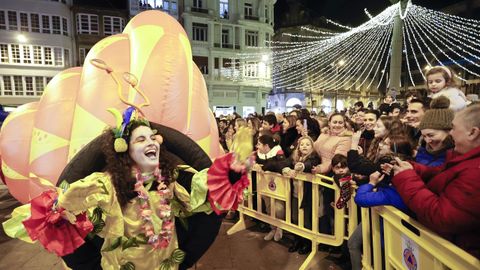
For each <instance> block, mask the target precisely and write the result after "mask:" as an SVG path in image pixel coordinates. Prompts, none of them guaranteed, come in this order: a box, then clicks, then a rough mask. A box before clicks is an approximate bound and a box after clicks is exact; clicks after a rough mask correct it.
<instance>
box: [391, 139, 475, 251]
mask: <svg viewBox="0 0 480 270" xmlns="http://www.w3.org/2000/svg"><path fill="white" fill-rule="evenodd" d="M412 164H413V166H414V169H413V170H406V171H403V172H401V173H399V174H397V175H396V176H395V177H394V178H393V180H392V182H393V184H394V185H395V187H396V189H397V191H398V193H400V196H401V197H402V199H403V201H404V202H405V204H406V205H407V206H408V208H410V210H412V211H413V212H414V213H415V214H416V215H417V218H418V220H419V221H420V222H421V223H422V224H424V225H426V226H427V227H429V228H430V229H432V230H434V231H435V232H437V233H438V234H440V235H441V236H442V237H444V238H446V239H448V240H450V241H451V242H453V243H455V244H456V245H457V246H459V247H461V248H462V249H464V250H466V251H467V252H469V253H471V254H472V255H474V256H475V257H477V258H480V147H477V148H475V149H473V150H471V151H469V152H468V153H466V154H464V155H459V154H455V153H453V151H449V152H448V154H447V158H446V160H445V164H444V165H442V166H440V167H427V166H424V165H421V164H418V163H412ZM422 179H423V180H422Z"/></svg>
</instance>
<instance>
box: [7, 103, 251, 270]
mask: <svg viewBox="0 0 480 270" xmlns="http://www.w3.org/2000/svg"><path fill="white" fill-rule="evenodd" d="M139 112H141V111H140V109H139V108H135V107H129V108H128V109H127V110H126V111H125V112H124V114H123V121H122V122H120V121H117V123H118V126H117V127H115V128H113V129H109V130H106V131H105V132H104V133H103V134H102V135H100V137H99V138H97V139H96V144H97V145H101V148H102V152H103V155H104V157H105V160H106V166H105V169H104V171H103V172H95V173H92V174H90V175H89V176H87V177H85V178H83V179H81V180H78V181H75V182H73V183H72V184H67V183H66V182H64V183H63V184H61V185H60V188H58V189H57V190H50V191H47V192H44V193H42V194H41V195H40V196H39V197H37V198H34V199H33V200H32V201H31V203H30V204H27V205H24V206H21V207H20V209H24V210H25V209H30V210H29V211H21V210H20V211H19V209H17V210H16V211H15V212H14V213H13V217H12V219H10V220H8V221H7V222H5V223H4V228H5V231H6V232H7V234H9V235H10V236H12V237H18V238H23V239H24V240H27V241H28V240H38V241H39V242H40V243H41V244H42V245H43V246H44V247H45V248H46V249H47V250H49V251H50V252H55V253H56V254H57V255H59V256H65V255H68V254H70V253H73V252H74V251H75V250H76V249H77V248H79V247H81V246H82V245H83V244H84V240H83V239H84V238H85V236H87V234H88V235H89V236H93V234H97V235H98V236H100V237H101V238H103V239H104V242H103V245H102V249H101V267H102V269H177V268H178V265H179V264H180V263H181V262H182V261H183V259H184V257H185V253H184V252H183V251H182V250H180V249H178V243H177V234H176V232H175V217H177V218H179V220H183V219H182V218H185V217H188V216H190V215H192V214H194V213H199V212H206V213H208V214H210V213H212V212H213V211H212V209H213V210H215V212H217V213H221V212H223V211H225V210H226V209H225V206H231V208H234V209H235V208H236V207H237V205H238V202H240V201H241V199H242V192H243V189H244V188H245V187H246V186H247V185H248V179H247V178H246V174H245V173H246V169H247V167H248V165H249V164H246V165H245V163H238V162H236V161H239V160H240V158H242V159H244V160H245V159H248V158H249V157H248V154H247V152H248V151H249V150H251V149H238V151H237V153H236V154H234V153H231V154H228V155H226V156H224V157H221V158H219V159H217V160H216V161H215V162H214V163H213V165H212V167H210V168H208V169H205V170H203V171H201V172H195V175H194V176H193V177H192V182H191V191H190V192H188V191H187V190H186V189H185V188H184V187H183V186H182V185H180V184H179V183H178V182H177V181H176V176H178V168H177V167H175V166H174V165H173V163H172V162H171V161H170V160H169V158H168V157H166V156H165V155H162V150H161V149H162V147H161V145H162V143H163V137H162V136H161V135H160V134H157V131H156V130H152V128H151V127H150V123H149V122H148V121H147V120H146V119H144V118H142V117H141V114H140V113H139ZM117 116H118V114H117ZM120 123H121V124H120ZM239 134H240V135H239V136H238V138H243V137H245V136H242V134H249V131H248V130H243V129H242V130H241V131H240V133H239ZM247 137H248V136H247ZM244 139H245V138H244ZM246 139H247V141H248V140H249V139H251V138H246ZM237 144H238V145H241V144H242V142H241V141H238V142H237ZM242 150H243V151H242ZM245 150H246V151H245ZM234 156H236V157H237V158H235V157H234ZM242 164H243V165H242ZM246 166H247V167H246ZM182 168H183V169H186V170H193V169H192V168H190V167H188V166H183V167H182ZM230 170H233V171H237V174H236V176H235V178H236V179H231V180H232V181H231V182H229V181H230V180H229V179H228V178H229V176H228V172H229V171H230ZM207 179H208V180H207ZM219 190H221V191H219ZM225 191H228V192H225ZM225 202H228V203H227V204H225ZM19 213H23V215H21V214H19ZM20 222H22V223H23V226H22V224H20ZM25 232H26V233H27V234H28V236H26V234H25Z"/></svg>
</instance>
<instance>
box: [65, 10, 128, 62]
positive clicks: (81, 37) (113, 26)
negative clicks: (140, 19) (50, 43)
mask: <svg viewBox="0 0 480 270" xmlns="http://www.w3.org/2000/svg"><path fill="white" fill-rule="evenodd" d="M125 6H126V5H125ZM128 13H129V12H128V10H127V9H126V8H123V9H122V8H118V7H111V6H109V5H108V3H104V2H102V1H85V2H83V3H82V2H81V1H79V3H75V5H73V7H72V16H73V20H74V31H75V48H76V50H75V53H76V55H77V57H76V59H77V61H76V62H75V65H76V66H82V65H83V62H84V60H85V57H86V56H87V54H88V52H89V51H90V49H91V48H92V47H93V45H95V44H96V43H97V42H98V41H100V40H101V39H103V38H105V37H107V36H111V35H115V34H119V33H122V31H123V29H124V28H125V26H126V24H127V23H128V20H129V14H128Z"/></svg>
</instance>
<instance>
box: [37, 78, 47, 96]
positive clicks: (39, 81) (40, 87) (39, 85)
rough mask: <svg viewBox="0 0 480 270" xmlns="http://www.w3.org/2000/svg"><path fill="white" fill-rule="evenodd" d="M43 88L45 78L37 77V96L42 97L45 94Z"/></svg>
mask: <svg viewBox="0 0 480 270" xmlns="http://www.w3.org/2000/svg"><path fill="white" fill-rule="evenodd" d="M43 88H45V77H40V76H36V77H35V94H36V95H37V96H41V95H42V94H43Z"/></svg>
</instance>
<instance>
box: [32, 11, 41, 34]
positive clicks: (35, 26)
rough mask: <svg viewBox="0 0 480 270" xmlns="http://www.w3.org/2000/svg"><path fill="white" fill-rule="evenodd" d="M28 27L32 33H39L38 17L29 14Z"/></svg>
mask: <svg viewBox="0 0 480 270" xmlns="http://www.w3.org/2000/svg"><path fill="white" fill-rule="evenodd" d="M30 26H31V30H32V32H35V33H40V15H39V14H34V13H30Z"/></svg>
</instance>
